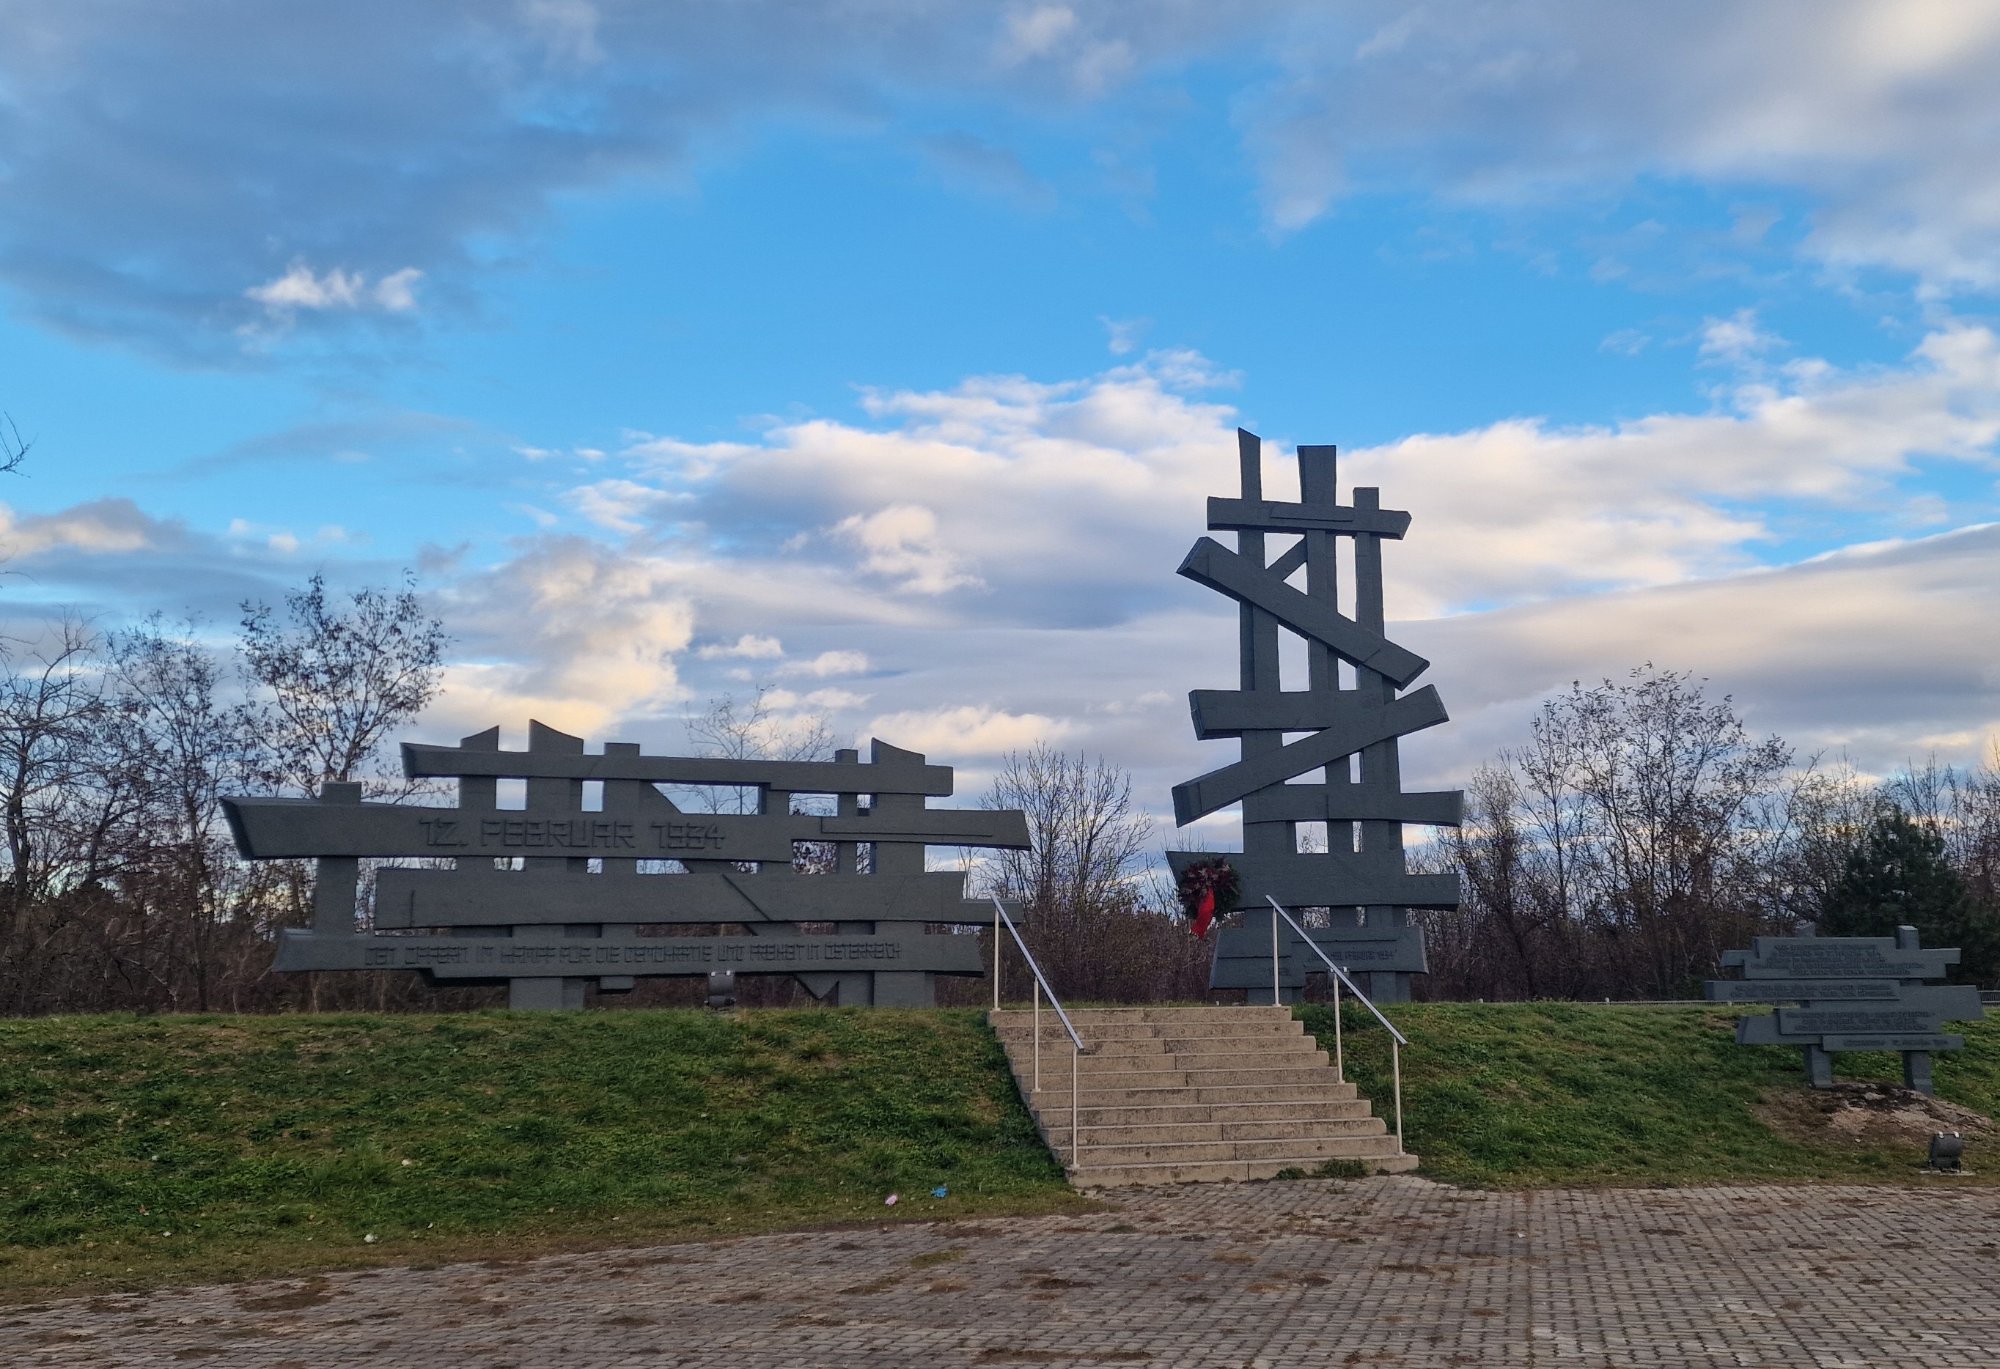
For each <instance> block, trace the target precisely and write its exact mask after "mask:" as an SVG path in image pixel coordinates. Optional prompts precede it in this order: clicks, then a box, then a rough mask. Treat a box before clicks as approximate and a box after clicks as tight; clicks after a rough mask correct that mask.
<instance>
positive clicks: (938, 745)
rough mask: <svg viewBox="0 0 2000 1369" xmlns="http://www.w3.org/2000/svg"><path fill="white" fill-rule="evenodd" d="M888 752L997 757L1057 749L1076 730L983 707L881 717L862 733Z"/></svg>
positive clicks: (1054, 721) (1065, 724)
mask: <svg viewBox="0 0 2000 1369" xmlns="http://www.w3.org/2000/svg"><path fill="white" fill-rule="evenodd" d="M866 731H867V733H868V734H869V735H870V736H875V737H880V738H881V739H882V740H883V741H885V742H888V743H889V744H890V745H892V746H900V747H902V748H903V749H905V750H907V751H921V752H923V753H924V754H925V755H927V756H937V757H940V758H943V757H956V756H966V757H974V756H981V757H983V756H999V755H1004V754H1005V753H1007V752H1009V751H1020V750H1025V749H1027V748H1029V747H1032V746H1034V745H1035V744H1036V743H1037V742H1049V743H1059V742H1062V741H1064V740H1065V739H1067V738H1068V737H1069V736H1070V735H1071V734H1072V733H1074V732H1075V731H1076V728H1075V725H1074V724H1072V723H1068V722H1061V721H1058V720H1057V719H1055V718H1050V717H1045V716H1043V715H1041V714H1039V713H1008V712H1005V711H1003V710H1001V709H997V708H994V707H991V706H990V705H985V704H963V705H960V706H958V707H956V708H937V709H924V710H916V711H911V712H907V713H886V714H883V715H882V716H881V717H878V718H875V719H872V720H871V721H870V722H869V723H868V726H867V728H866Z"/></svg>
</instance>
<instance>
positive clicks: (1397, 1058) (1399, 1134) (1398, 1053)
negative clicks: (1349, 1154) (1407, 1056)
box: [1389, 1038, 1409, 1155]
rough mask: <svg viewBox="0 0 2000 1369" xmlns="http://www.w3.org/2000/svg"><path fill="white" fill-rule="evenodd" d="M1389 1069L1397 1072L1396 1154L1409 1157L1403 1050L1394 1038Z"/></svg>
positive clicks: (1390, 1044)
mask: <svg viewBox="0 0 2000 1369" xmlns="http://www.w3.org/2000/svg"><path fill="white" fill-rule="evenodd" d="M1389 1068H1390V1069H1391V1070H1393V1071H1395V1080H1396V1153H1397V1154H1398V1155H1407V1154H1409V1152H1408V1151H1406V1150H1404V1149H1403V1048H1402V1047H1401V1046H1399V1045H1398V1044H1396V1042H1395V1040H1394V1039H1393V1038H1391V1039H1390V1042H1389Z"/></svg>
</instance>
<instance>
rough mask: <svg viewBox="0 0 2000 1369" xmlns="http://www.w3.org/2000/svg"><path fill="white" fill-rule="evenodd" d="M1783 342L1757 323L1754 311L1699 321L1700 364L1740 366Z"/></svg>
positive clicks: (1744, 311)
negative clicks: (1718, 363) (1724, 363)
mask: <svg viewBox="0 0 2000 1369" xmlns="http://www.w3.org/2000/svg"><path fill="white" fill-rule="evenodd" d="M1784 342H1785V340H1784V339H1783V338H1781V337H1779V336H1778V335H1777V334H1776V333H1773V332H1770V331H1768V330H1766V329H1765V328H1763V327H1762V326H1761V325H1759V324H1758V322H1757V311H1756V310H1755V309H1738V310H1737V311H1736V312H1735V313H1734V314H1732V315H1730V316H1729V317H1728V318H1711V319H1703V320H1702V325H1701V358H1702V360H1704V361H1716V362H1727V363H1729V364H1731V365H1741V364H1743V363H1744V362H1747V361H1752V360H1754V359H1756V358H1757V357H1760V356H1762V355H1763V354H1764V353H1766V352H1768V351H1770V350H1771V349H1772V348H1774V347H1782V346H1783V345H1784Z"/></svg>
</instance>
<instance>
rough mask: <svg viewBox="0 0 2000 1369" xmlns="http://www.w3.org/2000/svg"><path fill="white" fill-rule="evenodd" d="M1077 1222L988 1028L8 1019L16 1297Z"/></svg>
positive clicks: (749, 1021)
mask: <svg viewBox="0 0 2000 1369" xmlns="http://www.w3.org/2000/svg"><path fill="white" fill-rule="evenodd" d="M940 1185H942V1186H946V1187H948V1188H949V1190H950V1192H949V1195H948V1196H947V1197H946V1198H943V1199H935V1198H932V1197H931V1196H930V1193H931V1190H932V1189H934V1188H936V1187H938V1186H940ZM889 1193H897V1194H899V1195H900V1201H899V1204H898V1206H896V1207H895V1208H890V1209H885V1208H884V1206H883V1198H884V1197H885V1196H886V1195H887V1194H889ZM1068 1205H1074V1206H1083V1204H1082V1202H1081V1201H1080V1200H1077V1199H1074V1198H1072V1197H1071V1196H1069V1193H1068V1190H1067V1189H1066V1188H1065V1186H1064V1184H1063V1180H1062V1176H1061V1171H1060V1170H1059V1168H1058V1167H1057V1166H1056V1165H1055V1163H1054V1162H1053V1161H1052V1160H1051V1158H1050V1157H1049V1154H1048V1152H1047V1150H1046V1149H1045V1148H1044V1147H1043V1146H1042V1144H1041V1141H1040V1139H1039V1137H1038V1136H1037V1135H1036V1132H1035V1128H1034V1124H1033V1122H1032V1120H1031V1119H1030V1118H1029V1116H1028V1114H1027V1112H1026V1110H1025V1109H1024V1108H1023V1107H1022V1105H1021V1102H1020V1099H1019V1097H1018V1096H1017V1094H1016V1093H1015V1090H1014V1086H1013V1084H1012V1081H1011V1080H1010V1079H1009V1077H1008V1074H1007V1070H1006V1066H1005V1062H1004V1059H1003V1057H1002V1055H1001V1053H1000V1048H999V1046H998V1044H997V1043H996V1042H995V1041H994V1039H993V1037H992V1035H991V1033H990V1032H988V1031H987V1029H986V1028H985V1026H984V1024H983V1022H982V1021H981V1019H980V1015H979V1014H978V1013H976V1012H971V1011H938V1012H894V1011H872V1012H871V1011H861V1010H846V1011H839V1010H836V1011H801V1012H752V1013H745V1014H742V1015H740V1016H721V1015H715V1014H708V1013H701V1012H621V1013H588V1014H586V1013H563V1014H548V1015H540V1014H536V1015H519V1016H516V1015H509V1014H502V1013H492V1014H473V1015H451V1016H405V1015H395V1016H338V1017H333V1016H327V1017H303V1016H301V1017H268V1018H266V1017H172V1018H131V1017H96V1018H49V1019H40V1020H27V1021H10V1022H0V1241H4V1244H0V1296H10V1297H14V1298H18V1297H21V1296H25V1295H29V1294H32V1293H34V1292H35V1291H37V1290H47V1289H51V1288H62V1289H66V1290H68V1291H72V1292H75V1291H84V1290H88V1289H94V1288H126V1287H144V1286H147V1285H151V1284H157V1283H160V1282H163V1281H197V1280H207V1279H223V1278H232V1277H242V1276H251V1275H268V1274H276V1273H290V1272H304V1271H307V1270H311V1269H318V1268H331V1267H341V1266H352V1265H356V1264H371V1263H386V1262H405V1263H407V1262H411V1261H423V1260H439V1259H446V1258H472V1257H484V1256H491V1255H495V1254H526V1253H532V1252H537V1251H547V1250H555V1249H564V1248H575V1247H587V1246H593V1245H597V1246H602V1245H607V1244H620V1243H626V1242H630V1243H634V1244H636V1243H639V1242H641V1241H643V1240H648V1239H657V1238H662V1237H668V1236H712V1235H717V1234H732V1233H738V1232H747V1231H755V1230H761V1229H769V1228H771V1227H775V1226H805V1225H814V1224H837V1223H840V1222H844V1221H856V1220H877V1219H881V1218H884V1217H889V1218H897V1217H935V1216H946V1215H951V1216H957V1215H965V1214H970V1213H992V1212H1013V1211H1047V1210H1050V1209H1051V1208H1054V1207H1061V1206H1068ZM371 1235H372V1236H374V1237H375V1240H374V1241H372V1242H371V1241H369V1240H368V1239H367V1238H368V1237H369V1236H371Z"/></svg>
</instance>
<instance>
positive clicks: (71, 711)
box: [0, 577, 446, 1015]
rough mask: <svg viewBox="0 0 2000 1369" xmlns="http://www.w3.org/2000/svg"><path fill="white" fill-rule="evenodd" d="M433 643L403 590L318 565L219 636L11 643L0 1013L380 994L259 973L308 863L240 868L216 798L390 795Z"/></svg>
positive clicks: (303, 890)
mask: <svg viewBox="0 0 2000 1369" xmlns="http://www.w3.org/2000/svg"><path fill="white" fill-rule="evenodd" d="M445 640H446V639H445V634H444V631H443V628H442V627H441V626H440V625H439V624H438V622H437V621H436V620H435V619H434V618H432V617H431V616H430V615H429V614H428V613H427V612H426V611H425V610H424V609H423V607H422V605H421V603H420V602H419V600H418V598H417V596H416V594H415V592H414V589H413V588H412V587H411V586H409V585H407V584H406V585H404V586H403V587H402V588H400V589H381V588H369V589H363V590H360V591H358V592H356V593H354V594H352V595H350V596H348V597H347V599H346V602H345V603H340V602H337V601H336V600H335V599H333V598H332V597H330V596H329V595H328V592H327V589H326V586H325V583H324V581H323V580H321V579H320V578H318V577H314V578H313V579H312V580H311V581H309V582H308V583H307V585H306V586H305V587H304V588H302V589H300V590H298V591H296V592H294V593H292V594H289V595H287V596H286V597H285V603H284V608H283V609H282V611H278V610H273V609H272V608H271V607H269V606H268V605H264V604H259V603H246V604H245V605H244V606H243V617H242V620H241V622H240V623H239V624H238V631H237V634H236V636H235V638H234V640H233V642H231V643H230V644H229V645H228V646H227V647H219V646H218V644H217V643H215V642H213V641H211V640H209V639H208V635H207V634H206V633H205V632H204V631H203V629H202V627H201V625H200V624H197V623H178V624H174V623H168V622H167V621H165V620H164V619H162V618H159V617H154V618H151V619H148V620H147V621H145V622H144V623H141V624H139V625H138V626H136V627H133V628H129V629H125V630H121V631H115V632H109V633H100V632H97V631H94V630H93V629H92V628H91V627H89V626H88V625H86V624H84V623H81V622H78V621H76V620H73V619H70V620H64V621H61V622H58V623H55V624H52V625H51V626H50V627H49V629H48V630H47V632H46V633H45V634H44V635H43V638H42V640H41V641H39V642H37V643H32V644H15V645H14V646H13V649H12V650H10V651H9V652H8V653H7V657H6V661H5V665H6V669H5V672H4V676H3V677H0V843H3V844H4V849H0V865H4V868H0V1013H5V1014H14V1015H18V1014H27V1013H52V1012H100V1011H110V1010H132V1011H146V1012H160V1011H165V1012H207V1011H229V1012H256V1011H275V1010H283V1009H288V1008H301V1007H357V1006H364V1005H366V1006H394V1004H392V1003H390V1002H389V1001H387V998H386V997H385V995H387V994H388V993H389V992H390V986H389V985H388V984H387V983H386V982H384V981H380V980H378V981H376V982H373V983H368V984H361V985H341V984H338V983H335V982H328V983H321V982H318V980H317V978H315V979H314V980H310V981H302V980H299V979H291V978H286V977H280V976H276V975H272V974H271V973H270V972H269V964H270V959H271V950H272V943H273V940H274V938H275V934H276V931H277V929H278V928H279V927H283V926H300V925H304V924H305V923H307V922H308V921H310V904H311V881H312V870H311V868H310V864H309V863H308V862H303V861H265V862H257V863H255V864H252V863H248V862H245V861H242V860H239V859H238V858H237V856H236V852H235V848H234V845H233V843H232V842H231V840H230V836H229V832H228V830H227V825H226V823H225V822H224V814H223V809H222V799H223V798H224V797H225V796H232V795H238V794H252V793H290V794H305V793H310V792H313V791H315V790H316V789H317V788H318V786H319V785H320V784H321V783H323V782H325V781H328V780H339V781H361V782H363V783H364V784H365V785H366V786H367V787H368V788H370V789H372V790H373V791H374V792H375V793H376V794H377V795H378V796H380V795H390V796H393V795H395V794H397V793H400V792H402V791H403V790H404V789H405V788H406V786H404V785H403V784H402V783H401V782H400V781H399V780H398V779H396V778H395V777H394V776H392V775H391V774H390V773H389V772H387V771H386V770H384V769H383V768H382V767H381V765H380V758H381V755H382V752H383V749H384V743H385V741H386V740H387V739H388V736H389V733H390V732H391V730H392V729H394V728H396V727H397V726H399V725H401V724H402V723H404V722H406V721H408V720H410V719H411V718H414V717H415V716H416V715H417V714H418V713H419V712H421V711H422V709H423V708H424V706H425V705H426V704H428V703H429V702H430V700H431V699H432V698H433V697H434V696H435V694H436V692H437V688H438V680H439V675H440V663H441V660H442V657H443V651H444V646H445ZM404 996H405V997H414V995H408V994H407V993H405V995H404Z"/></svg>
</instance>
